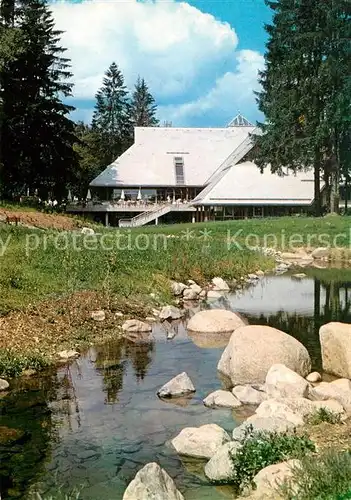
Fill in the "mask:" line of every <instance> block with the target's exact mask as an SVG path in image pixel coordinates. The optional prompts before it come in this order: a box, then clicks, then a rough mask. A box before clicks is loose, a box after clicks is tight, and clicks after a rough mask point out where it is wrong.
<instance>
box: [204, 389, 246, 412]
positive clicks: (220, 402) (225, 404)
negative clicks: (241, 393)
mask: <svg viewBox="0 0 351 500" xmlns="http://www.w3.org/2000/svg"><path fill="white" fill-rule="evenodd" d="M204 405H205V406H208V407H210V408H216V407H222V408H238V407H239V406H241V403H240V401H239V400H238V399H237V398H236V397H235V396H234V395H233V394H232V393H231V392H229V391H223V390H218V391H215V392H212V393H211V394H209V395H208V396H207V397H206V398H205V399H204Z"/></svg>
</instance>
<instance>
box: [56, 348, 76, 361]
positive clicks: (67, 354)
mask: <svg viewBox="0 0 351 500" xmlns="http://www.w3.org/2000/svg"><path fill="white" fill-rule="evenodd" d="M57 355H58V357H59V358H60V359H61V360H63V361H67V360H68V359H74V358H78V357H79V356H80V354H79V352H77V351H74V350H73V349H69V350H66V351H60V352H58V353H57Z"/></svg>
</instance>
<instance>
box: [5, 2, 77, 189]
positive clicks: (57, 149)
mask: <svg viewBox="0 0 351 500" xmlns="http://www.w3.org/2000/svg"><path fill="white" fill-rule="evenodd" d="M15 26H16V27H18V29H19V30H20V32H21V36H22V38H23V40H24V49H23V50H22V52H21V53H20V54H19V56H18V57H17V58H16V59H15V60H14V61H13V62H11V63H10V64H8V66H7V69H6V71H4V72H3V77H2V83H3V130H2V132H3V136H2V141H1V150H2V159H3V164H4V172H3V177H4V185H5V194H7V195H8V196H10V195H14V194H19V193H22V192H23V191H24V189H25V188H28V187H29V188H30V189H32V190H34V189H38V190H39V193H40V195H41V196H42V197H46V196H47V195H48V193H51V195H52V196H55V197H57V198H61V197H63V196H64V195H65V191H66V184H67V182H68V181H69V179H70V175H71V170H72V167H73V166H74V165H75V163H76V161H77V155H76V153H75V152H74V150H73V143H74V142H75V141H76V138H75V135H74V123H73V122H72V121H71V120H70V119H69V118H68V116H67V115H68V113H69V112H70V111H72V110H73V109H74V108H73V107H72V106H68V105H66V104H64V103H63V102H62V100H61V99H62V97H65V98H67V97H69V96H71V89H72V85H71V84H70V83H69V82H68V79H69V78H70V77H71V76H72V75H71V73H70V71H69V61H68V59H66V58H64V57H62V54H63V53H64V52H65V49H64V48H62V47H60V46H59V40H60V36H61V32H60V31H58V30H56V29H55V26H54V21H53V18H52V15H51V12H50V10H49V9H48V7H47V6H46V2H45V1H44V0H27V1H25V2H23V3H22V4H21V5H20V9H19V11H18V13H17V19H15Z"/></svg>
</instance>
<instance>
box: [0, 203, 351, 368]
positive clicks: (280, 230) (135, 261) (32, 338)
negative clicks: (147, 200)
mask: <svg viewBox="0 0 351 500" xmlns="http://www.w3.org/2000/svg"><path fill="white" fill-rule="evenodd" d="M29 213H30V214H31V217H33V215H32V214H33V213H32V212H29ZM50 217H51V218H53V219H54V220H55V221H56V218H59V217H61V216H56V215H51V216H50ZM57 220H58V219H57ZM70 220H72V221H73V219H70ZM348 223H349V219H348V218H347V217H325V218H321V219H313V218H302V217H291V218H279V219H253V220H246V221H243V220H240V221H229V222H218V223H217V222H216V223H207V224H206V223H203V224H195V225H194V224H192V225H172V226H147V227H144V228H138V229H134V230H132V231H131V230H124V231H119V230H118V229H115V228H110V229H104V228H95V230H96V231H98V233H99V234H82V233H81V229H78V227H77V228H75V229H74V228H70V230H69V231H59V230H57V229H55V228H56V227H57V226H56V222H55V223H53V225H52V227H49V228H47V227H46V226H45V227H46V229H43V228H28V227H26V226H21V225H19V226H9V225H2V226H0V237H1V240H0V244H1V248H0V251H1V257H0V259H1V275H0V293H1V303H0V315H1V316H0V349H1V354H0V376H1V375H2V376H6V375H7V376H8V375H9V374H10V375H13V374H16V375H17V374H19V372H20V371H22V369H28V368H29V369H30V368H33V369H38V368H40V367H41V366H45V365H47V364H48V363H51V362H52V360H53V359H54V357H55V353H57V352H59V351H62V350H64V349H73V348H74V349H83V348H85V347H86V346H88V345H90V344H91V343H95V342H97V341H98V342H101V341H102V340H104V339H106V340H107V339H109V338H110V337H111V336H116V335H120V326H121V323H122V320H123V319H128V318H139V319H145V318H146V317H147V316H150V315H151V313H152V310H153V309H154V308H157V307H160V306H161V305H164V304H166V303H168V304H170V303H173V302H174V297H173V295H172V293H171V289H170V281H171V280H175V281H181V282H182V281H183V282H186V281H187V280H189V279H192V280H194V281H195V282H196V283H198V284H199V285H201V286H204V285H206V284H207V283H208V282H210V281H211V279H212V278H213V277H215V276H219V277H221V278H223V279H225V280H227V281H228V282H229V284H231V285H232V286H235V284H236V283H237V282H238V281H239V282H240V281H245V278H246V276H247V275H248V274H250V273H255V272H257V271H258V270H261V271H264V272H266V271H270V270H273V269H274V267H275V265H276V263H275V258H274V256H272V255H269V252H268V253H262V252H258V251H257V247H266V246H267V245H268V246H269V245H270V244H271V245H272V244H273V247H274V248H275V249H276V250H280V251H283V253H282V256H284V252H288V251H290V252H291V251H293V250H296V248H301V247H299V245H301V246H302V247H303V248H305V249H308V250H310V249H311V244H312V242H313V238H314V241H315V243H314V244H315V246H318V243H320V242H323V241H322V237H323V235H324V237H325V235H326V234H328V235H329V237H330V238H331V240H333V241H334V242H337V243H340V245H344V246H343V247H342V248H340V249H338V250H337V249H333V252H334V253H333V254H331V255H330V258H331V259H332V255H334V256H335V255H336V252H338V254H337V255H338V258H337V260H340V261H343V265H348V264H349V263H348V245H349V243H350V242H349V240H348V238H349V233H348ZM48 224H49V225H50V223H49V222H48ZM297 234H299V235H300V238H299V239H300V240H301V243H300V244H299V243H296V241H297V239H298V238H297V236H296V235H297ZM313 235H314V236H313ZM342 235H344V237H343V236H342ZM294 242H295V243H294ZM291 243H294V245H295V244H296V245H297V247H296V248H295V247H293V248H292V247H291ZM324 243H326V242H325V241H324ZM287 245H290V246H287ZM255 248H256V251H255ZM95 310H104V311H105V313H106V320H105V321H104V322H102V323H100V322H99V323H98V322H95V321H94V320H92V317H91V313H92V312H93V311H95ZM116 313H117V315H116ZM122 314H123V316H122ZM16 366H17V367H16Z"/></svg>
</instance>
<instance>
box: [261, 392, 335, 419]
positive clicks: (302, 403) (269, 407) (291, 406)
mask: <svg viewBox="0 0 351 500" xmlns="http://www.w3.org/2000/svg"><path fill="white" fill-rule="evenodd" d="M320 408H325V409H327V410H329V411H330V412H332V413H335V414H337V415H340V416H342V415H343V414H344V409H343V407H342V405H341V404H340V403H338V402H337V401H334V400H325V401H310V400H309V399H305V398H281V399H269V400H267V401H265V402H264V403H262V404H261V405H260V406H259V407H258V408H257V410H256V414H257V415H259V416H261V417H264V418H269V417H270V416H274V417H278V418H282V419H285V420H288V421H290V422H292V423H293V424H295V425H296V426H298V425H302V424H303V423H304V422H305V421H306V419H308V417H310V416H311V415H313V414H314V413H315V412H316V411H318V410H319V409H320Z"/></svg>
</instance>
